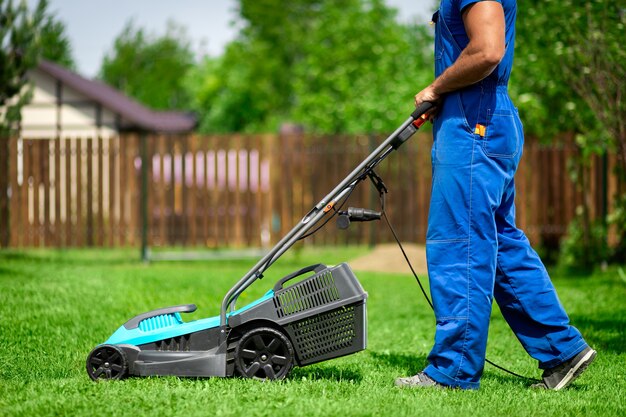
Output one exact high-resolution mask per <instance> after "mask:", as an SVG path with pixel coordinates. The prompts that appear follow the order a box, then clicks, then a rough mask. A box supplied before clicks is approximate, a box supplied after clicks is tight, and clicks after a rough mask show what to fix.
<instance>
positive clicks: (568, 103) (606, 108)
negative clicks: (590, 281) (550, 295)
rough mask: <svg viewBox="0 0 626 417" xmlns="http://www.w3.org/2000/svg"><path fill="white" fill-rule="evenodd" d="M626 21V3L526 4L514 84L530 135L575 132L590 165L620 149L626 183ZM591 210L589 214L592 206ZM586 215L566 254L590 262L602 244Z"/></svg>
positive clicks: (625, 242) (580, 159)
mask: <svg viewBox="0 0 626 417" xmlns="http://www.w3.org/2000/svg"><path fill="white" fill-rule="evenodd" d="M625 26H626V7H625V5H624V3H623V2H614V1H609V0H594V1H588V2H577V1H574V0H528V1H525V2H520V3H519V6H518V18H517V30H518V32H517V50H516V64H515V69H514V71H513V78H512V83H511V84H512V95H513V96H515V97H517V102H518V103H519V107H520V111H521V113H522V117H523V119H524V122H525V130H526V132H527V133H532V134H535V135H539V136H540V137H543V138H544V140H550V139H551V138H553V137H554V136H555V135H556V134H557V133H559V132H566V131H574V132H576V145H577V146H578V148H579V150H580V152H579V154H578V156H577V158H576V161H574V162H573V164H574V165H576V166H579V167H582V166H585V165H586V164H588V163H589V161H590V157H592V156H593V155H594V154H596V155H597V154H603V153H605V152H609V153H614V154H615V155H617V161H618V169H617V171H616V175H618V176H619V177H620V178H621V179H622V180H626V100H624V99H623V97H624V95H625V94H626V83H625V82H624V80H625V79H626V50H625V49H624V41H625V40H626V37H625V36H624V33H625ZM574 172H575V173H576V176H575V179H576V180H577V181H578V184H579V185H580V186H581V188H582V189H583V190H584V189H586V187H587V184H586V183H585V181H588V179H587V178H585V176H584V175H581V172H582V171H580V169H577V170H576V171H574ZM620 201H623V198H618V209H619V202H620ZM587 204H588V203H587V201H585V205H587ZM584 211H585V212H586V213H587V212H588V208H587V207H586V206H585V207H584ZM585 216H586V217H587V220H586V221H584V222H578V223H576V224H573V225H572V230H571V232H572V233H573V236H570V237H569V238H568V241H566V245H565V246H566V247H565V248H564V251H565V253H571V254H572V256H568V255H564V259H569V260H571V261H572V262H575V263H578V262H582V263H586V262H587V260H588V259H589V257H591V258H593V256H592V255H590V254H591V253H595V252H596V251H597V249H598V248H597V247H596V246H595V245H596V244H597V242H596V241H595V240H594V238H593V236H594V235H596V234H597V233H599V231H598V230H597V228H596V226H593V227H592V225H593V221H591V219H588V215H585ZM618 217H619V216H618ZM599 222H600V223H605V222H606V219H600V220H599ZM581 229H582V230H581ZM581 236H584V237H585V238H584V239H581ZM619 240H620V243H619V247H626V233H625V232H624V228H621V231H620V235H619ZM586 244H589V245H591V246H589V247H585V245H586ZM578 255H580V256H581V258H580V259H578V260H577V259H575V258H576V257H577V256H578ZM602 259H606V258H602Z"/></svg>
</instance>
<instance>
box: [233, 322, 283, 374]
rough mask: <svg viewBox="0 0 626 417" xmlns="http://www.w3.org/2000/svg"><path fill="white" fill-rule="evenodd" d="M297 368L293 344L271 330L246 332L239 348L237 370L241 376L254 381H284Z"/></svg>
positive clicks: (237, 349) (263, 329)
mask: <svg viewBox="0 0 626 417" xmlns="http://www.w3.org/2000/svg"><path fill="white" fill-rule="evenodd" d="M293 364H294V353H293V346H292V345H291V342H290V341H289V339H288V338H287V336H285V335H284V334H283V333H281V332H279V331H278V330H275V329H272V328H271V327H258V328H256V329H252V330H249V331H248V332H246V333H245V334H244V335H243V336H242V337H241V339H239V342H238V343H237V347H236V348H235V368H236V369H237V372H238V373H239V375H241V376H243V377H245V378H254V379H261V380H266V379H270V380H273V379H283V378H285V377H286V376H287V375H288V374H289V372H290V371H291V368H293Z"/></svg>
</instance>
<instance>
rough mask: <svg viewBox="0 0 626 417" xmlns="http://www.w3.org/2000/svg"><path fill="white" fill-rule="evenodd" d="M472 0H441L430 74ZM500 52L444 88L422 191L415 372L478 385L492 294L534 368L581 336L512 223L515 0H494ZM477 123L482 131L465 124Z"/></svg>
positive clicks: (563, 356)
mask: <svg viewBox="0 0 626 417" xmlns="http://www.w3.org/2000/svg"><path fill="white" fill-rule="evenodd" d="M476 2H477V0H442V1H441V6H440V9H439V12H438V16H437V14H435V17H434V19H433V20H436V37H435V75H436V76H439V75H440V74H441V73H442V72H443V71H444V70H445V69H446V68H447V67H449V66H450V65H452V64H453V63H454V61H455V60H456V59H457V58H458V56H459V54H460V53H461V51H462V49H463V48H465V46H466V45H467V43H468V42H469V40H468V37H467V35H466V34H465V30H464V27H463V21H462V18H461V11H462V10H463V9H464V8H465V7H466V6H467V5H469V4H471V3H476ZM499 2H500V3H502V5H503V7H504V10H505V19H506V52H505V55H504V59H503V60H502V62H501V63H500V65H498V67H497V68H496V69H495V70H494V71H493V73H492V74H491V75H490V76H488V77H487V78H486V79H485V80H483V81H481V82H479V83H477V84H474V85H472V86H470V87H467V88H464V89H462V90H458V91H455V92H452V93H449V94H447V95H445V97H444V98H443V102H442V104H441V105H440V106H439V113H438V115H437V117H436V118H435V122H434V143H433V147H432V155H431V157H432V167H433V176H432V196H431V201H430V212H429V218H428V232H427V236H426V254H427V258H428V274H429V280H430V289H431V293H432V298H433V302H434V307H435V317H436V326H437V327H436V333H435V343H434V347H433V349H432V351H431V352H430V354H429V356H428V362H429V364H428V366H427V367H426V369H425V370H424V372H425V373H426V374H427V375H428V376H430V377H431V378H432V379H434V380H435V381H437V382H439V383H442V384H445V385H449V386H455V387H460V388H478V386H479V380H480V377H481V375H482V372H483V367H484V363H485V350H486V345H487V333H488V328H489V319H490V315H491V306H492V300H493V297H494V296H495V299H496V302H497V303H498V305H499V307H500V310H501V311H502V314H503V316H504V318H505V319H506V321H507V323H508V324H509V326H510V327H511V329H512V330H513V332H514V333H515V335H516V336H517V338H518V339H519V341H520V342H521V344H522V345H523V347H524V349H525V350H526V351H527V352H528V354H530V355H531V356H532V357H533V358H535V359H536V360H537V361H539V367H540V368H542V369H545V368H550V367H553V366H556V365H558V364H560V363H561V362H564V361H566V360H568V359H570V358H572V357H573V356H575V355H576V354H578V353H579V352H580V351H582V350H583V349H584V348H585V347H586V346H587V344H586V343H585V341H584V340H583V338H582V336H581V335H580V332H579V331H578V330H577V329H576V328H574V327H572V326H571V325H570V324H569V318H568V316H567V314H566V313H565V311H564V309H563V307H562V306H561V303H560V302H559V300H558V298H557V295H556V292H555V289H554V287H553V285H552V283H551V282H550V278H549V276H548V274H547V272H546V269H545V267H544V266H543V264H542V262H541V260H540V259H539V257H538V255H537V253H536V252H535V251H534V250H533V249H532V248H531V247H530V244H529V241H528V239H527V238H526V236H525V235H524V232H522V231H521V230H520V229H518V228H517V227H516V226H515V206H514V198H515V182H514V174H515V171H516V170H517V166H518V163H519V160H520V157H521V155H522V146H523V142H524V134H523V130H522V124H521V122H520V119H519V115H518V113H517V109H516V108H515V107H514V105H513V103H512V102H511V99H510V98H509V96H508V92H507V83H508V79H509V74H510V72H511V66H512V63H513V44H514V36H515V14H516V4H515V0H501V1H499ZM477 124H481V125H483V126H485V127H486V131H485V134H484V136H482V135H481V134H479V133H475V126H476V125H477Z"/></svg>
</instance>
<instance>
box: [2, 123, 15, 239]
mask: <svg viewBox="0 0 626 417" xmlns="http://www.w3.org/2000/svg"><path fill="white" fill-rule="evenodd" d="M9 140H11V139H9V137H7V136H4V135H2V136H0V248H6V247H8V246H9V236H10V230H9V225H10V220H9V215H10V213H9V184H10V183H11V181H10V180H9V165H10V164H11V161H9ZM12 191H13V192H15V190H12Z"/></svg>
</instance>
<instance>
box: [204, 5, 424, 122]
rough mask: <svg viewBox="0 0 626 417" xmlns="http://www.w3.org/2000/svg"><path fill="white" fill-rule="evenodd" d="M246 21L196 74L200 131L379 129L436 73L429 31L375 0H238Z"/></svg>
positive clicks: (393, 119) (395, 118) (406, 106)
mask: <svg viewBox="0 0 626 417" xmlns="http://www.w3.org/2000/svg"><path fill="white" fill-rule="evenodd" d="M240 13H241V17H242V19H243V20H244V27H243V29H242V30H241V32H240V35H239V37H238V39H237V40H236V41H235V42H232V43H231V44H230V45H229V46H228V48H227V50H226V52H225V54H224V56H223V57H221V58H220V59H219V60H210V61H207V62H206V63H205V67H204V69H200V73H201V74H204V77H205V78H206V80H207V81H206V82H203V81H201V80H202V78H203V76H202V75H201V74H196V75H195V80H196V82H198V83H199V84H200V85H202V86H204V87H203V89H202V90H201V91H202V92H201V93H197V92H196V93H195V94H194V95H195V97H196V100H195V102H196V105H198V106H199V107H198V108H197V111H198V113H199V114H201V115H202V120H201V124H200V128H201V130H203V131H221V132H224V131H270V132H271V131H274V132H275V131H276V130H277V129H278V127H279V125H280V124H281V123H282V122H286V121H291V122H297V123H300V124H303V125H305V126H306V127H307V129H308V130H309V131H316V132H323V133H328V132H332V133H338V132H383V131H390V130H392V129H394V128H395V127H396V125H397V123H398V120H399V119H400V118H401V116H400V115H401V114H403V113H406V112H407V111H408V110H410V109H411V105H412V97H413V95H414V94H415V92H417V91H419V90H420V88H421V87H423V86H424V85H426V84H427V82H428V81H429V80H430V79H432V61H431V59H432V58H431V52H430V48H431V45H432V39H431V37H430V34H429V33H428V31H427V30H426V29H425V28H421V27H416V26H413V25H401V24H399V23H397V22H396V19H395V11H394V10H393V9H390V8H388V7H387V6H385V5H384V3H383V2H382V1H380V0H341V1H337V0H294V1H290V2H281V1H278V0H254V1H253V0H241V1H240Z"/></svg>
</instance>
